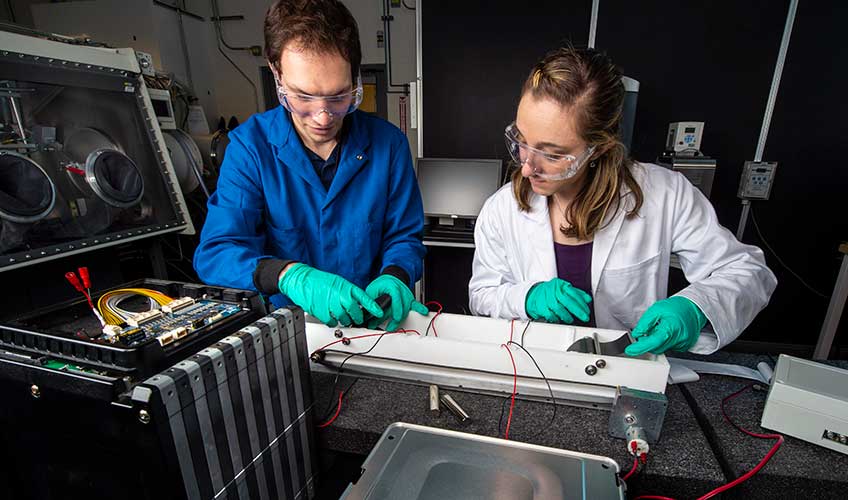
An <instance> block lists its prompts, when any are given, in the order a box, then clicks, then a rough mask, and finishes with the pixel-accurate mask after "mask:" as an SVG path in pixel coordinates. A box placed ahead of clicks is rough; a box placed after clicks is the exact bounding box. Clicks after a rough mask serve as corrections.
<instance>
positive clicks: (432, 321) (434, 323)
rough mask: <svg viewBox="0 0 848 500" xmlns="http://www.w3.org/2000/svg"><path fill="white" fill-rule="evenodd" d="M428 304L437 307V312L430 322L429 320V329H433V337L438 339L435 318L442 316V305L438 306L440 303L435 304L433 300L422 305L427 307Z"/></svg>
mask: <svg viewBox="0 0 848 500" xmlns="http://www.w3.org/2000/svg"><path fill="white" fill-rule="evenodd" d="M430 304H433V305H436V306H438V307H439V310H438V311H436V315H435V316H433V319H432V320H430V327H431V328H432V329H433V335H435V336H436V337H438V336H439V333H438V332H437V331H436V318H438V317H439V315H440V314H442V304H440V303H438V302H436V301H435V300H431V301H430V302H427V303H426V304H424V305H425V306H429V305H430Z"/></svg>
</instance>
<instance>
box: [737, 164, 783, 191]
mask: <svg viewBox="0 0 848 500" xmlns="http://www.w3.org/2000/svg"><path fill="white" fill-rule="evenodd" d="M776 171H777V162H766V161H746V162H745V166H744V167H743V168H742V180H741V181H740V182H739V192H738V193H737V196H739V197H740V198H742V199H744V200H767V199H769V195H770V194H771V186H772V184H774V176H775V173H776Z"/></svg>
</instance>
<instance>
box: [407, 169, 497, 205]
mask: <svg viewBox="0 0 848 500" xmlns="http://www.w3.org/2000/svg"><path fill="white" fill-rule="evenodd" d="M500 182H501V160H475V159H454V158H419V159H418V186H419V187H420V188H421V198H422V200H423V201H424V215H426V216H428V217H450V218H463V219H474V218H476V217H477V215H478V214H479V213H480V209H481V208H483V203H485V202H486V200H487V199H488V198H489V196H491V195H492V194H493V193H494V192H495V191H497V190H498V188H499V187H500Z"/></svg>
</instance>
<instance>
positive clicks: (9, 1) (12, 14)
mask: <svg viewBox="0 0 848 500" xmlns="http://www.w3.org/2000/svg"><path fill="white" fill-rule="evenodd" d="M6 5H8V6H9V17H11V18H12V22H13V23H17V22H18V20H17V16H15V8H14V7H13V6H12V0H6Z"/></svg>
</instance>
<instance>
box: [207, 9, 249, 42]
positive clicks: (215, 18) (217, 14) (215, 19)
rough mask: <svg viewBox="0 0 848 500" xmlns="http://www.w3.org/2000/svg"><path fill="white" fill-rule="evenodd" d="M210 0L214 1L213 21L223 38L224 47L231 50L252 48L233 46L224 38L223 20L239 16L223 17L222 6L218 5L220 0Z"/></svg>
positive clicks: (219, 35)
mask: <svg viewBox="0 0 848 500" xmlns="http://www.w3.org/2000/svg"><path fill="white" fill-rule="evenodd" d="M210 1H211V2H212V23H213V24H215V29H216V31H217V32H218V38H220V39H221V43H223V44H224V47H226V48H228V49H230V50H250V47H233V46H232V45H230V44H229V43H227V40H226V39H225V38H224V28H223V27H222V26H221V21H222V20H223V19H224V18H233V17H237V16H224V18H222V17H221V11H220V8H219V7H218V0H210ZM242 18H243V16H242Z"/></svg>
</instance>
